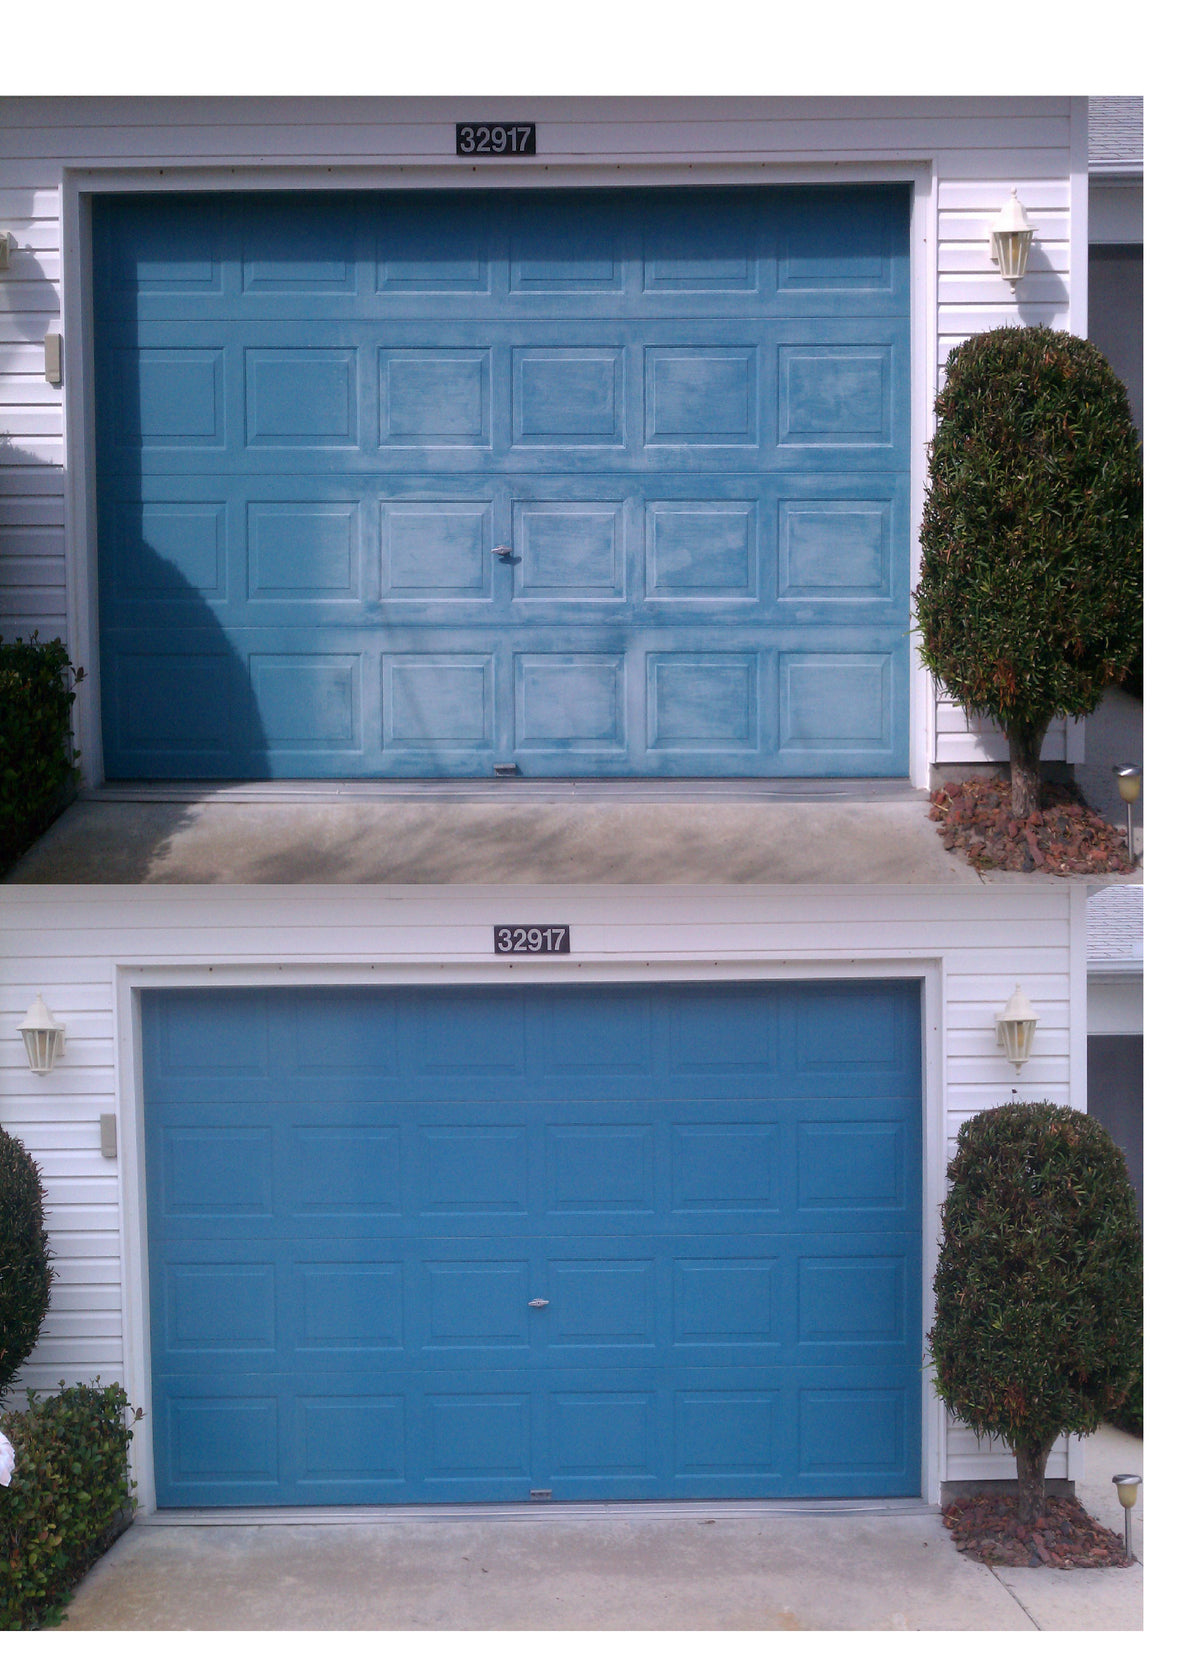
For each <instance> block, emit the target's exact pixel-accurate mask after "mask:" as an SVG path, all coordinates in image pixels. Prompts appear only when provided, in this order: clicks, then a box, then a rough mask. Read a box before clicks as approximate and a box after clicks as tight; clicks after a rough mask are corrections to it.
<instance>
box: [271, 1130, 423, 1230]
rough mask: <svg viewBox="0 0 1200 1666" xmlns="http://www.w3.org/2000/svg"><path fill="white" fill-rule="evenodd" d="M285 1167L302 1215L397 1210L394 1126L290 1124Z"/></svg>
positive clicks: (397, 1141) (397, 1143) (397, 1147)
mask: <svg viewBox="0 0 1200 1666" xmlns="http://www.w3.org/2000/svg"><path fill="white" fill-rule="evenodd" d="M289 1166H290V1171H291V1173H292V1174H294V1175H295V1176H296V1179H295V1182H294V1187H295V1207H296V1209H297V1210H298V1211H301V1212H303V1213H313V1214H321V1215H323V1214H328V1213H330V1212H336V1213H338V1214H342V1213H346V1212H353V1213H359V1212H361V1211H364V1210H365V1211H367V1212H374V1211H377V1210H380V1209H383V1210H395V1209H399V1208H400V1202H401V1199H400V1130H399V1129H398V1128H338V1127H330V1128H295V1129H293V1131H292V1149H291V1153H290V1165H289Z"/></svg>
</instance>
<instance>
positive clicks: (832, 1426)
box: [800, 1388, 907, 1474]
mask: <svg viewBox="0 0 1200 1666" xmlns="http://www.w3.org/2000/svg"><path fill="white" fill-rule="evenodd" d="M906 1421H907V1420H906V1418H905V1415H904V1394H903V1391H902V1390H900V1389H878V1390H874V1389H852V1388H844V1389H801V1391H800V1471H801V1474H803V1473H804V1472H805V1471H806V1470H808V1471H811V1470H819V1469H829V1470H833V1471H834V1472H835V1473H843V1472H845V1473H849V1472H853V1471H855V1470H872V1469H887V1470H891V1469H897V1468H900V1467H902V1466H903V1464H904V1461H905V1442H904V1431H905V1424H906Z"/></svg>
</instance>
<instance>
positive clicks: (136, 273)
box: [96, 197, 225, 295]
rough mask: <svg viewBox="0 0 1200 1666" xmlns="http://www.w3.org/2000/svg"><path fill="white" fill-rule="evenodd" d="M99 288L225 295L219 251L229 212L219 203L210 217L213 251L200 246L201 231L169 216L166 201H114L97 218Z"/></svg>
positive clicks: (207, 226) (207, 224)
mask: <svg viewBox="0 0 1200 1666" xmlns="http://www.w3.org/2000/svg"><path fill="white" fill-rule="evenodd" d="M97 220H98V226H97V230H98V235H97V238H96V243H97V251H96V252H97V256H98V259H97V268H98V272H97V276H98V280H99V281H98V287H99V289H100V290H101V292H103V290H104V289H108V290H110V291H113V292H116V293H130V292H134V291H136V292H138V293H140V294H144V295H196V294H198V295H205V294H207V295H214V294H219V293H220V291H221V264H220V260H219V259H218V258H217V257H216V254H215V251H216V249H217V248H218V246H219V243H220V241H221V237H222V229H223V225H224V221H225V211H224V209H223V208H222V207H221V205H219V204H217V203H213V204H212V205H211V208H210V212H209V213H208V214H207V215H206V221H205V230H206V233H207V243H208V246H207V247H204V246H200V247H197V242H198V239H197V237H196V235H195V229H194V227H193V226H191V225H188V224H180V222H179V221H178V220H177V219H176V218H175V217H174V216H171V215H169V214H168V215H164V213H163V199H162V198H161V197H147V198H144V199H143V200H142V201H140V202H139V201H135V200H133V199H132V198H126V199H125V200H124V201H123V202H121V203H119V204H118V203H117V202H116V201H115V200H114V199H111V198H110V199H109V200H108V202H106V203H105V204H104V213H103V216H97Z"/></svg>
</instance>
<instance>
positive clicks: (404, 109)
mask: <svg viewBox="0 0 1200 1666" xmlns="http://www.w3.org/2000/svg"><path fill="white" fill-rule="evenodd" d="M484 103H486V105H487V109H486V112H485V113H486V115H487V117H488V118H489V119H495V120H504V119H513V120H522V121H529V120H533V121H536V123H537V125H538V156H537V161H536V163H535V164H533V166H532V168H531V166H530V165H529V164H527V163H521V162H514V163H503V162H497V163H492V164H488V165H480V166H477V167H476V166H473V165H472V164H468V163H465V162H464V160H463V159H461V158H457V157H455V156H454V155H453V124H454V122H455V121H456V120H460V119H462V118H463V113H464V111H467V112H468V114H471V113H480V111H481V106H482V104H484ZM1080 134H1083V135H1084V137H1086V100H1084V99H1071V98H1068V97H1061V98H1047V97H1028V98H1008V99H1005V98H1000V99H992V98H989V99H973V98H900V97H891V98H845V97H841V98H839V97H831V98H766V99H756V98H728V99H712V98H663V99H646V98H634V99H620V98H615V99H596V98H590V99H588V98H585V99H574V98H552V97H539V98H520V99H515V100H514V99H512V98H508V97H503V98H492V99H487V100H481V99H479V98H477V97H472V98H462V99H453V100H450V99H445V98H436V99H388V98H349V99H347V98H329V99H304V98H240V99H227V98H192V99H179V98H115V97H114V98H69V99H48V98H41V99H20V98H12V99H8V100H7V101H5V103H4V104H3V106H0V229H8V230H11V231H12V232H13V234H14V236H15V238H16V242H17V249H16V252H15V253H14V255H13V263H12V268H11V271H10V274H9V281H8V282H5V283H0V434H6V435H8V436H9V440H8V443H7V445H5V446H4V448H3V449H2V450H0V457H3V459H4V461H5V463H6V464H8V463H11V464H12V465H13V466H12V467H11V468H9V467H5V468H4V470H3V471H2V472H3V473H4V475H5V476H7V477H8V478H7V480H6V483H5V486H4V488H3V492H2V494H0V504H2V505H3V507H2V508H0V631H2V632H3V634H4V635H5V636H8V637H11V636H13V635H15V634H17V633H18V632H20V633H21V634H25V635H27V634H28V633H29V631H30V630H31V629H34V628H36V629H38V630H39V631H40V633H41V635H42V636H43V637H49V636H54V635H62V636H66V635H67V633H68V629H69V604H68V584H67V577H66V564H65V543H64V540H63V532H62V528H63V518H62V515H61V512H58V514H57V518H54V517H55V514H56V510H55V505H56V503H58V502H60V501H61V495H62V494H61V485H62V477H61V472H60V471H61V469H62V465H63V463H64V461H65V456H64V413H63V403H62V398H63V390H61V389H56V388H51V387H50V386H49V385H48V384H47V383H46V382H45V380H44V377H43V373H42V362H41V351H42V349H41V344H42V341H43V338H44V336H45V333H46V331H47V330H50V329H55V328H58V329H61V328H62V323H61V315H62V312H63V307H64V296H63V289H62V268H63V249H62V244H63V230H62V215H61V210H60V195H61V186H62V183H63V180H64V175H68V176H69V177H70V178H71V179H72V181H73V184H75V185H78V188H79V189H80V190H81V191H86V190H88V189H89V188H92V187H93V186H94V187H95V188H104V189H113V188H115V187H118V186H119V185H120V184H121V183H122V181H125V182H127V183H128V184H130V185H137V184H141V185H142V186H148V185H151V184H152V185H153V186H154V187H155V188H158V189H164V188H166V189H170V188H172V187H175V188H181V187H186V186H188V185H191V186H197V185H208V186H210V187H213V186H220V187H221V188H225V189H230V188H234V189H236V188H237V187H238V186H239V185H250V184H252V185H255V186H257V187H259V188H263V187H269V186H271V185H272V184H274V185H278V186H281V187H282V186H286V187H288V188H298V189H304V188H307V189H312V188H315V187H318V186H325V187H329V186H336V185H346V186H369V185H377V186H380V187H386V186H392V187H394V186H396V185H399V184H417V185H421V186H433V187H436V186H437V185H440V184H449V183H454V184H458V185H461V184H463V183H471V184H481V183H486V182H489V181H490V182H491V183H492V184H495V185H499V184H504V185H511V184H513V183H518V184H519V183H526V184H529V183H537V184H538V185H547V184H554V183H561V184H581V183H588V182H595V183H605V184H612V183H619V182H622V181H624V180H628V181H629V183H630V184H634V183H646V184H649V183H655V182H659V181H664V180H665V181H670V180H676V181H677V180H681V179H687V178H693V179H695V178H700V177H704V178H706V179H719V178H729V179H736V180H742V181H747V180H760V181H762V182H764V183H767V182H770V181H772V180H780V179H802V178H814V179H815V178H831V177H836V178H838V179H839V180H853V179H855V178H856V177H862V178H866V177H879V171H880V169H884V170H890V172H889V177H905V175H906V173H907V174H908V175H909V176H910V177H912V176H916V175H924V176H927V177H931V178H932V180H933V182H934V192H935V199H934V205H935V206H934V213H935V221H934V226H933V227H932V228H931V230H932V231H933V235H934V237H935V240H936V248H934V249H932V250H925V249H923V248H922V246H921V244H920V241H918V245H917V247H916V250H915V254H916V259H917V261H918V263H920V262H922V261H924V262H927V270H926V271H924V272H923V273H922V282H921V284H918V285H917V288H916V292H917V293H918V294H920V293H921V291H922V288H925V289H927V290H928V293H927V295H926V298H925V301H924V303H918V304H919V305H922V304H923V307H924V315H923V317H922V318H921V319H919V320H918V319H915V323H919V326H920V327H919V329H918V330H917V333H916V334H915V335H914V349H915V351H916V352H917V354H918V363H922V362H923V363H924V368H925V373H926V375H925V380H926V383H927V386H926V387H925V391H924V394H923V395H919V396H918V398H917V403H916V406H915V408H914V413H913V430H914V447H913V458H914V465H913V466H914V477H915V478H916V480H917V482H918V484H917V489H915V490H914V494H913V500H914V506H915V510H916V513H917V514H918V515H919V506H920V500H921V491H920V489H919V476H920V469H921V456H922V454H923V444H924V440H925V439H926V438H927V437H928V427H929V423H930V420H931V419H930V414H929V413H930V408H931V406H932V401H933V388H934V380H935V378H936V376H937V375H938V374H939V373H940V370H941V368H942V367H943V366H944V365H945V360H946V355H947V353H948V352H949V350H950V348H951V347H952V346H953V345H954V344H955V342H957V341H960V340H962V339H963V338H964V337H965V336H966V335H969V334H971V333H972V332H973V331H976V330H982V329H987V328H990V327H991V326H993V325H995V324H999V323H1003V322H1006V321H1010V320H1018V319H1019V320H1020V321H1022V322H1026V323H1038V322H1043V323H1047V324H1051V325H1053V326H1054V327H1055V328H1075V329H1077V330H1079V331H1080V332H1082V329H1083V328H1084V327H1085V326H1084V323H1083V314H1082V311H1081V308H1082V288H1081V282H1082V278H1081V275H1080V274H1078V273H1077V272H1076V271H1075V270H1074V269H1073V265H1072V258H1073V257H1072V251H1073V249H1074V248H1075V246H1076V239H1075V238H1073V236H1072V208H1071V204H1072V184H1071V181H1072V167H1073V165H1075V166H1076V167H1077V163H1078V148H1079V135H1080ZM1073 146H1074V152H1073ZM1073 158H1074V159H1073ZM148 169H153V170H154V173H153V175H150V174H148V173H147V172H146V171H145V170H148ZM835 169H836V173H835V172H834V170H835ZM84 170H90V175H89V174H88V173H85V172H84ZM159 170H164V171H163V172H161V173H160V172H159ZM184 170H186V171H184ZM206 170H207V172H206ZM217 170H219V172H218V171H217ZM231 170H235V171H233V172H231ZM1013 186H1016V187H1017V189H1018V191H1019V192H1020V194H1021V197H1022V200H1023V201H1024V202H1025V204H1026V207H1027V208H1028V210H1029V213H1030V218H1031V219H1032V220H1033V222H1034V224H1035V225H1036V226H1037V227H1038V238H1037V240H1036V242H1035V245H1034V253H1033V256H1032V259H1031V275H1030V276H1029V277H1028V278H1027V279H1026V280H1025V283H1024V285H1023V287H1022V292H1021V300H1020V307H1019V308H1018V306H1017V304H1016V302H1015V300H1014V298H1013V295H1012V292H1011V290H1010V289H1009V287H1008V285H1007V284H1005V283H1004V282H1003V281H1002V280H1001V279H1000V278H999V277H997V275H996V272H995V268H994V267H993V266H992V264H991V261H990V259H989V256H988V227H989V223H990V220H991V218H992V217H994V215H995V213H996V212H997V211H998V209H999V207H1000V206H1001V204H1002V203H1003V201H1004V200H1005V198H1006V197H1007V195H1008V192H1009V191H1010V190H1011V189H1012V187H1013ZM919 218H920V217H919ZM921 223H922V224H923V221H922V222H921ZM1074 264H1075V265H1076V266H1077V265H1078V264H1079V262H1078V260H1075V262H1074ZM83 304H84V302H83V298H82V297H76V298H74V299H73V300H72V298H70V297H68V298H67V313H68V322H69V324H70V326H71V328H77V327H78V326H77V324H76V321H75V315H74V311H73V308H74V309H78V308H79V307H80V306H81V305H83ZM923 341H924V342H925V346H924V348H923V349H922V347H921V343H922V342H923ZM922 351H923V352H924V354H925V358H924V361H922V360H921V358H920V356H919V355H920V354H921V352H922ZM71 362H72V361H71V354H70V343H68V351H67V365H68V371H69V370H70V366H71ZM918 385H919V384H918ZM83 408H84V407H83V404H82V402H81V403H80V405H79V409H80V410H82V409H83ZM71 431H72V432H74V433H79V432H82V431H83V429H82V427H80V426H75V427H73V428H72V430H71ZM79 461H80V462H82V459H80V460H79ZM47 465H49V467H47ZM77 501H78V499H77ZM77 559H78V560H79V561H80V563H81V571H82V565H83V563H84V560H85V557H84V555H83V551H82V549H81V548H80V550H79V554H78V556H77ZM913 560H914V566H913V570H914V575H915V571H916V551H915V539H914V551H913ZM78 594H79V601H78V602H77V604H76V605H78V607H79V608H80V610H81V613H82V612H85V611H86V607H87V597H86V594H85V593H84V592H83V591H82V590H80V591H79V592H78ZM81 634H82V633H81ZM72 653H73V657H75V658H76V659H77V660H78V659H83V658H86V645H85V644H83V643H73V644H72ZM94 686H95V685H93V687H94ZM92 697H93V696H92V695H91V694H90V693H89V694H87V695H81V699H85V700H88V699H91V698H92ZM914 699H915V700H916V701H917V702H918V706H917V708H916V709H918V710H921V709H922V707H923V706H924V703H925V701H924V695H923V692H922V690H921V689H920V687H919V685H918V687H917V689H916V692H915V694H914ZM929 710H930V714H931V715H930V718H929V720H928V722H929V726H930V728H931V731H932V732H931V733H928V734H926V733H924V732H923V731H924V728H925V726H926V720H925V719H924V718H920V719H918V722H917V729H918V738H919V740H920V745H919V746H915V747H914V756H913V767H914V770H915V771H916V772H918V773H919V772H920V771H921V769H922V768H923V762H922V759H925V760H927V761H929V762H933V763H950V764H953V763H959V762H971V761H984V760H987V759H989V758H993V757H996V756H1000V757H1003V756H1004V746H1003V741H1002V739H1000V737H998V736H996V735H995V734H994V733H987V734H982V735H981V734H977V733H975V732H973V731H972V730H971V729H970V728H969V727H968V726H967V725H966V724H965V722H964V721H963V719H962V715H961V713H957V712H956V710H955V708H954V707H953V706H952V705H951V704H950V703H949V702H947V701H945V700H935V701H932V702H929ZM1074 744H1078V743H1077V742H1076V743H1074ZM1067 746H1068V740H1067V737H1066V735H1065V732H1064V730H1063V728H1062V726H1059V728H1058V729H1056V731H1055V732H1054V733H1053V734H1052V735H1051V737H1050V738H1049V740H1048V742H1047V746H1046V756H1047V757H1048V758H1060V757H1063V756H1074V753H1068V752H1067V750H1066V749H1067ZM85 752H86V748H85ZM87 756H88V757H89V759H90V758H94V753H88V754H87Z"/></svg>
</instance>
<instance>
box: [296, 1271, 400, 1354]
mask: <svg viewBox="0 0 1200 1666" xmlns="http://www.w3.org/2000/svg"><path fill="white" fill-rule="evenodd" d="M295 1276H296V1292H297V1299H298V1305H299V1319H298V1323H299V1330H298V1334H297V1336H296V1346H297V1348H354V1349H359V1348H400V1347H403V1345H404V1269H403V1267H402V1266H399V1265H393V1264H391V1263H380V1264H375V1263H370V1262H367V1263H364V1262H362V1261H357V1262H346V1263H342V1264H339V1263H337V1262H301V1263H300V1264H299V1265H298V1266H297V1267H296V1273H295Z"/></svg>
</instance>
